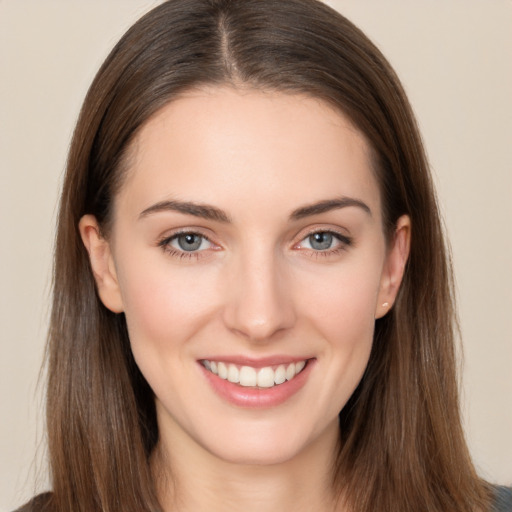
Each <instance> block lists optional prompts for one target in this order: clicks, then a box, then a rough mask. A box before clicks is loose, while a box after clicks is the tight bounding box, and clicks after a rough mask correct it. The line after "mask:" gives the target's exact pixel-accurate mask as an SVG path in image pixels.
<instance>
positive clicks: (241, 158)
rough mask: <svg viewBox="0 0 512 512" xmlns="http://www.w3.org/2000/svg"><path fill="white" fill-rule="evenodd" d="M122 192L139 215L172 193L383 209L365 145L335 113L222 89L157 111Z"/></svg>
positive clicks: (298, 99)
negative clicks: (329, 201)
mask: <svg viewBox="0 0 512 512" xmlns="http://www.w3.org/2000/svg"><path fill="white" fill-rule="evenodd" d="M119 195H120V199H122V200H123V201H125V202H129V203H130V204H132V205H137V207H138V208H139V210H143V209H144V208H147V207H148V206H150V205H151V203H152V202H155V201H157V200H165V199H167V198H169V197H171V198H179V199H187V200H196V201H201V202H207V203H212V204H216V203H227V204H228V206H231V207H232V208H235V207H237V206H239V207H244V208H245V209H247V208H248V207H249V206H250V205H251V204H253V203H256V204H258V202H259V203H261V201H263V202H265V203H268V204H269V205H271V204H273V203H275V202H278V203H279V204H280V205H283V207H284V206H286V207H288V208H289V209H294V207H295V206H296V204H297V203H303V202H312V201H315V200H322V199H325V198H326V197H333V196H335V195H347V196H353V197H361V196H364V198H365V200H366V201H368V202H371V203H373V206H374V207H379V208H380V204H379V201H380V198H379V192H378V186H377V183H376V180H375V176H374V173H373V171H372V165H371V156H370V148H369V146H368V144H367V142H366V140H365V138H364V136H363V135H362V134H361V133H360V132H359V131H358V130H357V129H356V128H355V127H354V126H353V125H352V123H351V122H350V121H349V120H348V119H347V118H346V117H345V116H344V115H343V114H342V113H340V112H339V111H337V110H335V109H334V108H332V107H331V106H329V105H328V104H327V103H325V102H322V101H320V100H318V99H315V98H311V97H308V96H305V95H298V94H285V93H281V92H265V91H257V90H252V89H247V90H239V89H233V88H229V87H219V88H208V89H200V90H194V91H191V92H188V93H187V94H185V95H183V96H181V97H180V98H179V99H176V100H174V101H172V102H170V103H169V104H167V105H166V106H165V107H163V108H162V109H161V110H160V111H159V112H158V113H157V114H156V115H154V116H153V117H152V118H151V119H150V120H149V121H148V122H147V123H146V124H145V125H144V126H143V127H142V129H141V130H140V132H139V133H138V135H137V137H136V138H135V140H134V142H133V144H132V147H131V151H130V158H129V164H128V169H127V176H126V180H125V183H124V185H123V187H122V189H121V192H120V194H119ZM220 206H224V205H220ZM379 208H377V209H379Z"/></svg>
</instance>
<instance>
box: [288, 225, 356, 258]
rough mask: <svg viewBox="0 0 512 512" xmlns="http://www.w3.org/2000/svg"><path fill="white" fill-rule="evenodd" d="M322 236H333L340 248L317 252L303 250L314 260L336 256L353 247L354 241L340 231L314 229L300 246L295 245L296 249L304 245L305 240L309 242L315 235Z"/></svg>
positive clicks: (307, 249) (303, 239)
mask: <svg viewBox="0 0 512 512" xmlns="http://www.w3.org/2000/svg"><path fill="white" fill-rule="evenodd" d="M317 234H322V235H331V236H333V237H334V238H335V239H336V240H337V241H338V246H337V247H334V248H333V249H325V250H315V249H309V248H305V249H303V250H305V251H308V253H309V254H310V255H311V256H313V257H314V258H328V257H330V256H336V255H338V254H340V253H341V252H343V251H346V250H347V249H348V248H349V247H351V246H352V245H353V239H352V238H351V237H349V236H347V235H343V234H342V233H339V232H338V231H334V230H332V229H314V230H312V231H310V232H309V233H307V234H306V235H305V236H304V237H303V238H302V239H301V240H300V242H299V243H298V244H295V246H294V247H298V246H299V245H301V244H303V243H304V241H305V240H308V239H309V238H310V237H312V236H313V235H317Z"/></svg>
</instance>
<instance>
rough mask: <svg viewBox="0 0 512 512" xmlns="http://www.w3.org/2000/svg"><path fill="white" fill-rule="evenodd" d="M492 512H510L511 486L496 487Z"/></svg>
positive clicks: (511, 510) (511, 509) (511, 504)
mask: <svg viewBox="0 0 512 512" xmlns="http://www.w3.org/2000/svg"><path fill="white" fill-rule="evenodd" d="M492 512H512V487H502V486H498V487H496V494H495V501H494V504H493V510H492Z"/></svg>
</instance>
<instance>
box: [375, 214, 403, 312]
mask: <svg viewBox="0 0 512 512" xmlns="http://www.w3.org/2000/svg"><path fill="white" fill-rule="evenodd" d="M410 247H411V219H410V218H409V216H408V215H402V217H400V218H399V219H398V221H397V223H396V229H395V233H394V235H393V239H392V240H391V243H390V247H389V248H388V254H387V256H386V261H385V263H384V267H383V270H382V275H381V279H380V288H379V294H378V297H377V306H376V309H375V318H381V317H383V316H384V315H385V314H386V313H387V312H388V311H389V310H390V309H391V308H392V307H393V303H394V302H395V299H396V296H397V294H398V290H399V288H400V283H401V282H402V278H403V275H404V270H405V265H406V263H407V258H408V257H409V250H410Z"/></svg>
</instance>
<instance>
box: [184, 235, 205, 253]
mask: <svg viewBox="0 0 512 512" xmlns="http://www.w3.org/2000/svg"><path fill="white" fill-rule="evenodd" d="M201 242H202V237H201V236H200V235H195V234H193V233H188V234H186V235H180V236H179V237H178V245H179V246H180V249H182V250H184V251H197V249H199V247H200V246H201Z"/></svg>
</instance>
